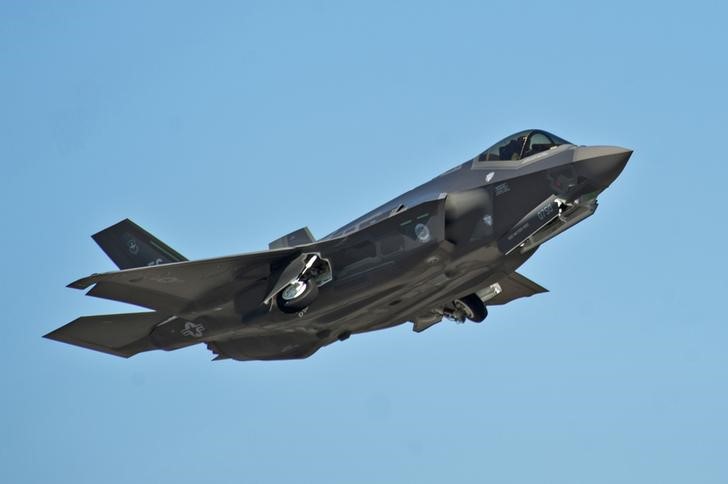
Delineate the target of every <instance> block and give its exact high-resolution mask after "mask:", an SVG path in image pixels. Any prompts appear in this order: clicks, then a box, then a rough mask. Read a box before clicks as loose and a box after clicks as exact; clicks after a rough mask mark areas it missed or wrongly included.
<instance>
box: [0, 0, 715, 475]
mask: <svg viewBox="0 0 728 484" xmlns="http://www.w3.org/2000/svg"><path fill="white" fill-rule="evenodd" d="M203 3H204V2H198V3H186V2H168V3H165V2H93V1H88V2H70V1H69V2H31V1H20V0H17V1H13V0H10V1H4V2H2V3H1V4H0V166H1V168H2V170H1V172H0V214H1V215H2V237H0V262H1V263H2V265H1V266H0V269H1V270H0V287H2V292H1V294H2V296H1V297H2V302H3V312H4V318H3V320H4V321H3V323H2V341H3V343H2V348H1V349H0V363H2V368H3V371H2V373H1V374H0V389H1V394H0V438H2V442H1V443H0V481H1V482H3V483H6V482H7V483H26V482H27V483H47V482H73V483H98V482H109V483H128V482H169V483H176V484H179V483H193V482H194V483H197V482H222V483H228V482H251V483H258V482H260V483H264V482H266V483H267V482H332V483H333V482H337V483H338V482H360V483H371V482H418V483H441V482H463V483H467V482H478V483H482V482H492V483H542V482H543V483H547V482H548V483H559V484H565V483H575V484H576V483H579V484H581V483H585V482H589V483H610V484H611V483H615V482H620V483H661V484H664V483H685V482H696V483H725V482H728V461H727V460H726V456H727V455H728V352H727V351H726V346H727V344H728V325H727V324H726V323H728V318H727V317H726V315H725V313H726V305H725V301H726V294H727V293H728V284H727V283H726V280H727V273H726V269H727V264H726V259H727V257H726V255H725V252H724V251H725V249H724V246H725V243H724V239H725V238H726V229H725V220H724V219H725V213H726V196H725V194H726V186H727V184H726V183H727V180H726V179H727V178H728V155H727V154H726V150H727V149H728V147H727V145H726V143H727V142H728V141H727V137H726V129H727V128H728V95H727V94H726V86H728V61H727V60H726V59H728V57H726V52H725V49H726V46H728V34H726V27H725V19H726V17H727V16H728V10H727V7H726V6H725V5H726V4H725V2H718V1H715V2H708V1H692V2H676V3H674V4H672V3H664V2H663V3H659V4H658V3H653V2H645V3H643V4H640V3H639V2H634V1H608V2H606V1H602V2H595V3H591V4H588V3H587V2H576V1H575V2H568V3H567V2H564V3H553V2H552V3H549V2H547V3H544V2H540V1H539V2H535V1H534V2H517V3H516V2H438V3H433V2H414V1H413V2H360V3H359V4H358V5H354V4H350V5H346V6H344V5H342V4H341V3H343V2H330V3H325V2H291V3H280V2H230V3H224V2H207V3H205V4H204V5H203ZM530 127H540V128H544V129H547V130H550V131H553V132H555V133H556V134H558V135H560V136H563V137H565V138H566V139H569V140H572V141H573V142H575V143H578V144H616V145H622V146H627V147H630V148H633V149H634V150H635V154H634V155H633V157H632V160H631V162H630V164H629V165H628V167H627V168H626V170H625V171H624V173H623V174H622V176H621V178H620V179H619V180H617V182H616V183H615V184H614V185H613V186H612V187H611V188H610V189H609V190H608V191H607V192H606V193H605V194H604V195H603V197H601V206H600V209H599V211H598V212H597V214H596V216H595V217H593V218H591V219H589V220H588V221H587V222H585V223H583V224H581V225H579V226H578V227H576V228H574V229H573V230H571V231H569V232H567V233H566V234H563V235H562V236H560V237H558V238H557V239H555V240H553V241H551V242H549V243H548V244H547V245H546V246H545V247H543V248H542V250H541V251H540V252H539V253H538V254H537V255H536V256H535V257H534V258H533V259H531V260H530V261H529V262H528V263H527V264H526V265H525V266H524V267H523V268H522V270H521V272H523V273H524V274H525V275H527V276H528V277H530V278H532V279H534V280H535V281H538V282H539V283H541V284H543V285H544V286H545V287H547V288H549V289H550V290H551V292H550V293H548V294H546V295H540V296H537V297H534V298H531V299H527V300H522V301H518V302H515V303H513V304H512V305H509V306H507V307H498V308H494V309H492V310H491V315H490V317H489V319H488V321H487V322H486V323H485V324H482V325H474V324H469V325H461V326H456V325H454V324H447V323H445V324H441V325H438V326H436V327H434V328H432V329H430V330H428V331H426V332H425V333H422V334H415V333H413V332H412V331H411V328H410V325H404V326H401V327H398V328H395V329H392V330H387V331H381V332H376V333H372V334H367V335H360V336H355V337H352V338H351V339H349V340H348V341H346V342H344V343H337V344H335V345H332V346H330V347H327V348H324V349H322V350H321V351H319V353H317V354H316V355H315V356H314V357H312V358H310V359H308V360H303V361H294V362H268V363H259V362H251V363H236V362H218V363H211V362H209V359H210V356H211V355H210V354H209V353H208V352H207V351H206V350H205V349H204V348H203V347H200V346H197V347H193V348H189V349H185V350H180V351H177V352H173V353H163V352H154V353H147V354H142V355H139V356H136V357H134V358H132V359H129V360H124V359H119V358H115V357H111V356H108V355H104V354H101V353H96V352H92V351H87V350H83V349H80V348H75V347H72V346H67V345H62V344H59V343H56V342H52V341H48V340H45V339H42V338H41V336H42V335H43V334H45V333H46V332H48V331H50V330H52V329H54V328H56V327H58V326H60V325H61V324H65V323H66V322H68V321H71V320H73V319H74V318H76V317H77V316H80V315H88V314H96V313H109V312H127V311H130V310H133V308H131V307H129V306H125V305H123V304H117V303H113V302H110V301H102V300H94V299H93V298H88V297H84V296H83V294H82V293H81V292H78V291H75V290H72V289H67V288H65V287H64V286H65V284H67V283H68V282H70V281H72V280H75V279H76V278H78V277H80V276H84V275H87V274H90V273H92V272H101V271H106V270H112V269H113V268H114V266H113V265H112V263H111V262H110V261H109V260H107V259H106V257H105V256H104V255H103V254H102V252H101V251H100V250H98V248H97V247H96V246H95V245H94V243H93V241H92V240H91V239H90V237H89V235H90V234H92V233H94V232H96V231H98V230H100V229H102V228H104V227H106V226H108V225H111V224H112V223H115V222H117V221H118V220H120V219H122V218H125V217H130V218H132V219H133V220H135V221H136V222H138V223H139V224H141V225H143V226H145V227H147V228H148V229H149V230H150V231H152V232H153V233H155V234H156V235H158V236H159V237H160V238H161V239H163V240H165V241H166V242H167V243H169V244H170V245H172V246H173V247H175V248H176V249H178V250H179V251H180V252H182V253H183V254H185V255H186V256H188V257H190V258H199V257H212V256H217V255H224V254H232V253H240V252H246V251H252V250H258V249H261V248H264V247H265V246H266V244H267V242H268V241H269V240H272V239H275V238H277V237H279V236H280V235H282V234H284V233H287V232H289V231H291V230H293V229H296V228H298V227H300V226H303V225H309V226H310V227H311V229H312V231H313V232H314V234H316V235H319V236H321V235H323V234H326V233H329V232H331V231H332V230H334V229H335V228H337V227H338V226H341V225H343V224H344V223H346V222H348V221H349V220H351V219H353V218H355V217H357V216H359V215H360V214H362V213H363V212H365V211H367V210H369V209H371V208H373V207H374V206H376V205H378V204H380V203H382V202H384V201H386V200H388V199H389V198H391V197H393V196H395V195H397V194H399V193H401V192H402V191H404V190H407V189H409V188H412V187H414V186H416V185H418V184H420V183H422V182H424V181H426V180H428V179H430V178H431V177H433V176H435V175H437V174H438V173H440V172H443V171H445V170H447V169H449V168H450V167H452V166H454V165H455V164H457V163H460V162H462V161H464V160H466V159H468V158H469V157H471V156H473V155H474V154H476V153H477V152H479V151H480V150H482V149H483V148H485V147H487V146H488V145H490V144H491V143H493V142H495V141H497V140H498V139H500V138H502V137H504V136H506V135H508V134H510V133H512V132H515V131H518V130H520V129H524V128H530Z"/></svg>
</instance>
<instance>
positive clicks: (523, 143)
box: [478, 129, 572, 161]
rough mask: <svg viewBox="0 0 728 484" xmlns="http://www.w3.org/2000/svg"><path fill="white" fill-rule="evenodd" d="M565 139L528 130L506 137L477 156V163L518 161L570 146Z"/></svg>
mask: <svg viewBox="0 0 728 484" xmlns="http://www.w3.org/2000/svg"><path fill="white" fill-rule="evenodd" d="M570 144H572V143H569V142H568V141H566V140H565V139H562V138H559V137H558V136H556V135H553V134H551V133H547V132H546V131H542V130H540V129H529V130H526V131H521V132H520V133H516V134H514V135H511V136H508V137H507V138H504V139H503V140H501V141H499V142H498V143H496V144H494V145H493V146H491V147H490V148H488V149H487V150H485V151H483V152H482V153H481V154H480V155H479V156H478V161H502V160H520V159H522V158H526V157H528V156H531V155H535V154H536V153H540V152H542V151H546V150H550V149H551V148H554V147H556V146H560V145H570Z"/></svg>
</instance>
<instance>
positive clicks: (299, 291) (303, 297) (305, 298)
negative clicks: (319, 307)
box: [276, 279, 319, 313]
mask: <svg viewBox="0 0 728 484" xmlns="http://www.w3.org/2000/svg"><path fill="white" fill-rule="evenodd" d="M318 293H319V288H318V286H317V285H316V282H315V281H314V280H313V279H308V280H306V281H295V282H292V283H290V284H289V285H287V286H286V287H285V288H283V290H282V291H281V292H279V293H278V296H276V302H277V303H278V308H279V309H280V310H281V311H283V312H284V313H298V312H300V311H303V310H304V309H306V308H307V307H308V306H309V305H310V304H311V303H312V302H313V301H314V299H316V297H317V296H318Z"/></svg>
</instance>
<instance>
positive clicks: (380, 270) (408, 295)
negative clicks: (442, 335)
mask: <svg viewBox="0 0 728 484" xmlns="http://www.w3.org/2000/svg"><path fill="white" fill-rule="evenodd" d="M631 154H632V151H631V150H629V149H625V148H620V147H615V146H577V145H574V144H573V143H570V142H568V141H566V140H564V139H562V138H559V137H558V136H555V135H553V134H551V133H548V132H546V131H543V130H538V129H532V130H527V131H522V132H519V133H516V134H514V135H512V136H508V137H507V138H505V139H503V140H502V141H499V142H498V143H496V144H495V145H493V146H491V147H490V148H488V149H487V150H485V151H483V152H482V153H480V154H479V155H478V156H476V157H475V158H472V159H470V160H468V161H466V162H465V163H462V164H460V165H458V166H456V167H455V168H452V169H450V170H448V171H446V172H445V173H443V174H442V175H440V176H438V177H436V178H434V179H432V180H430V181H429V182H427V183H424V184H423V185H420V186H418V187H417V188H415V189H413V190H411V191H408V192H406V193H404V194H402V195H400V196H398V197H396V198H394V199H393V200H391V201H389V202H387V203H385V204H384V205H382V206H380V207H378V208H376V209H374V210H372V211H371V212H369V213H367V214H366V215H363V216H362V217H360V218H358V219H356V220H354V221H353V222H351V223H349V224H347V225H345V226H344V227H341V228H340V229H338V230H336V231H335V232H334V233H332V234H330V235H328V236H326V237H323V238H321V239H319V240H316V239H314V237H313V235H312V234H311V231H310V230H309V229H308V228H305V227H304V228H302V229H299V230H296V231H295V232H292V233H290V234H288V235H285V236H283V237H281V238H279V239H277V240H274V241H273V242H271V243H270V245H269V249H268V250H266V251H262V252H253V253H247V254H242V255H233V256H228V257H218V258H213V259H204V260H196V261H188V260H187V259H186V258H185V257H183V256H182V255H181V254H180V253H179V252H177V251H175V250H174V249H172V248H171V247H169V246H168V245H167V244H165V243H163V242H161V241H160V240H159V239H157V238H156V237H154V236H152V235H151V234H149V233H148V232H146V231H145V230H144V229H142V228H141V227H139V226H138V225H136V224H134V223H133V222H131V221H130V220H128V219H127V220H123V221H121V222H119V223H117V224H116V225H113V226H111V227H109V228H107V229H105V230H102V231H101V232H99V233H97V234H95V235H93V236H92V237H93V239H94V240H95V241H96V242H97V243H98V245H99V246H100V247H101V249H103V250H104V252H106V254H107V255H108V256H109V257H110V258H111V260H112V261H113V262H114V263H116V265H117V266H118V267H119V269H120V270H119V271H114V272H105V273H102V274H93V275H90V276H88V277H84V278H82V279H79V280H77V281H75V282H72V283H71V284H69V286H68V287H72V288H75V289H88V288H91V289H90V290H89V291H88V292H87V293H86V294H87V295H89V296H95V297H101V298H106V299H111V300H115V301H122V302H125V303H131V304H135V305H138V306H141V307H144V308H147V309H150V310H151V311H146V312H136V313H128V314H110V315H99V316H87V317H81V318H78V319H76V320H75V321H72V322H71V323H68V324H67V325H65V326H63V327H61V328H59V329H56V330H55V331H52V332H51V333H49V334H47V335H45V337H47V338H50V339H54V340H57V341H62V342H65V343H70V344H74V345H77V346H82V347H84V348H90V349H93V350H97V351H102V352H104V353H109V354H112V355H117V356H122V357H126V358H128V357H130V356H133V355H136V354H137V353H141V352H144V351H150V350H167V351H169V350H176V349H178V348H184V347H187V346H191V345H195V344H198V343H205V344H206V345H207V348H208V349H209V350H210V351H212V352H213V353H214V355H215V358H214V359H215V360H222V359H228V358H231V359H234V360H240V361H245V360H279V359H296V358H306V357H308V356H311V355H312V354H314V353H315V352H316V351H317V350H318V349H319V348H321V347H323V346H326V345H329V344H332V343H335V342H337V341H343V340H345V339H347V338H349V336H351V335H353V334H357V333H363V332H367V331H374V330H379V329H384V328H390V327H393V326H396V325H400V324H403V323H406V322H411V323H412V328H413V329H414V331H415V332H421V331H424V330H426V329H427V328H429V327H431V326H432V325H434V324H436V323H439V322H440V321H442V320H443V319H448V320H452V321H455V322H464V321H466V320H469V321H473V322H476V323H479V322H481V321H483V320H484V319H485V318H486V316H487V314H488V311H487V307H488V306H493V305H501V304H506V303H508V302H511V301H513V300H515V299H519V298H523V297H527V296H531V295H534V294H538V293H543V292H546V289H544V288H543V287H541V286H540V285H539V284H537V283H535V282H533V281H530V280H529V279H527V278H526V277H524V276H522V275H521V274H519V273H518V272H516V270H517V269H518V268H519V266H521V265H522V264H523V263H524V262H525V261H526V260H527V259H528V258H529V257H531V256H532V255H533V254H534V253H535V252H536V250H537V249H538V247H539V246H540V245H541V244H543V243H544V242H546V241H547V240H549V239H551V238H553V237H554V236H556V235H558V234H561V233H562V232H564V231H565V230H567V229H569V228H571V227H573V226H574V225H576V224H577V223H579V222H581V221H582V220H584V219H586V218H587V217H589V216H591V215H592V214H593V213H594V211H595V210H596V208H597V196H598V195H599V194H600V193H601V192H602V191H603V190H605V189H606V188H607V187H608V186H609V185H610V184H611V183H612V182H613V181H614V180H615V179H616V178H617V176H618V175H619V174H620V173H621V172H622V170H623V168H624V167H625V165H626V163H627V161H628V160H629V158H630V156H631Z"/></svg>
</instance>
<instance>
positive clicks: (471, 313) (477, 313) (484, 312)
mask: <svg viewBox="0 0 728 484" xmlns="http://www.w3.org/2000/svg"><path fill="white" fill-rule="evenodd" d="M454 303H455V305H456V306H461V307H462V308H463V310H465V315H466V317H467V318H468V320H470V321H472V322H474V323H480V322H482V321H483V320H484V319H485V318H486V317H488V308H486V307H485V303H484V302H483V300H482V299H480V298H479V297H478V295H477V294H468V295H467V296H465V297H461V298H460V299H456V300H455V301H454Z"/></svg>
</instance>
